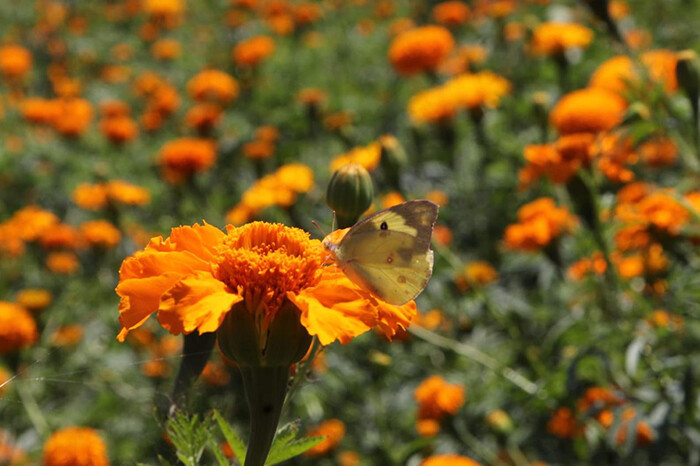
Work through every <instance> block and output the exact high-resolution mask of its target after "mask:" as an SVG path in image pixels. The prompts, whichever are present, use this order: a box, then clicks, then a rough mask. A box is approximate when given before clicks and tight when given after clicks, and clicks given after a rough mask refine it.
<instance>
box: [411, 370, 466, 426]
mask: <svg viewBox="0 0 700 466" xmlns="http://www.w3.org/2000/svg"><path fill="white" fill-rule="evenodd" d="M465 393H466V390H465V388H464V387H463V386H461V385H457V384H450V383H447V381H446V380H445V379H443V378H442V377H440V376H439V375H432V376H430V377H428V378H427V379H425V380H424V381H423V382H421V384H420V385H418V387H416V389H415V391H414V392H413V397H414V398H415V399H416V402H417V403H418V418H419V419H435V420H440V419H442V418H444V417H446V416H452V415H454V414H457V412H458V411H459V409H460V408H461V407H462V406H464V400H465V396H466V395H465Z"/></svg>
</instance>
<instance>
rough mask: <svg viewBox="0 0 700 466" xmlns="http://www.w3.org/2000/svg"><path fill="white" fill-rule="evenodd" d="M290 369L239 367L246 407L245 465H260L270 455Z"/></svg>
mask: <svg viewBox="0 0 700 466" xmlns="http://www.w3.org/2000/svg"><path fill="white" fill-rule="evenodd" d="M289 367H290V366H273V367H266V366H258V367H250V366H239V369H240V370H241V375H242V376H243V385H244V387H245V392H246V398H247V399H248V406H249V408H250V439H249V440H248V452H247V453H246V457H245V466H263V465H264V464H265V460H266V459H267V455H268V453H269V452H270V447H271V446H272V441H273V439H274V438H275V432H277V425H278V423H279V420H280V415H281V414H282V406H283V405H284V397H285V395H286V393H287V381H288V379H289Z"/></svg>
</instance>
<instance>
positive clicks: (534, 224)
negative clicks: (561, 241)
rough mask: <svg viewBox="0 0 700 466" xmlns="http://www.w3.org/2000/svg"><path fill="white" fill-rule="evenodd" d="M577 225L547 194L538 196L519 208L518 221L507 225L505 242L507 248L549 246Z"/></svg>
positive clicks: (572, 217)
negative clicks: (541, 196)
mask: <svg viewBox="0 0 700 466" xmlns="http://www.w3.org/2000/svg"><path fill="white" fill-rule="evenodd" d="M575 225H576V217H574V216H573V215H571V213H569V211H568V210H567V209H566V208H564V207H557V206H556V204H555V203H554V200H553V199H551V198H548V197H543V198H539V199H537V200H535V201H533V202H530V203H529V204H525V205H524V206H522V207H521V208H520V209H518V223H515V224H512V225H509V226H508V227H507V228H506V231H505V236H504V241H505V244H506V247H508V248H509V249H515V250H522V251H536V250H539V249H542V248H544V247H546V246H547V245H549V243H551V242H552V241H553V240H554V239H555V238H557V237H559V236H560V235H561V234H563V233H566V232H569V231H571V230H572V229H573V227H574V226H575Z"/></svg>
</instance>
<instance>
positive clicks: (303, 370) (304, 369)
mask: <svg viewBox="0 0 700 466" xmlns="http://www.w3.org/2000/svg"><path fill="white" fill-rule="evenodd" d="M320 350H321V342H319V341H318V338H315V337H314V342H313V344H312V345H311V350H310V351H309V356H308V357H307V358H306V360H304V361H302V362H301V363H300V364H299V365H298V366H297V373H296V375H295V376H294V380H293V381H292V386H291V387H289V391H288V392H287V398H286V399H285V400H284V406H282V412H283V413H285V412H286V411H287V409H288V407H289V403H290V400H291V399H292V398H293V397H294V394H295V393H296V391H297V390H298V389H299V386H300V385H301V383H302V382H303V381H304V376H305V375H306V374H307V373H308V371H309V369H310V368H311V364H313V362H314V359H316V356H317V355H318V353H319V351H320Z"/></svg>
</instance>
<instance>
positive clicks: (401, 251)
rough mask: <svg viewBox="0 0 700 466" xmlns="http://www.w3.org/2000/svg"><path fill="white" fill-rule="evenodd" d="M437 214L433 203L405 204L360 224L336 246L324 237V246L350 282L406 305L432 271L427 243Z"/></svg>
mask: <svg viewBox="0 0 700 466" xmlns="http://www.w3.org/2000/svg"><path fill="white" fill-rule="evenodd" d="M437 214H438V205H437V204H435V203H434V202H430V201H426V200H417V201H408V202H404V203H403V204H399V205H396V206H394V207H390V208H388V209H385V210H382V211H380V212H377V213H375V214H373V215H371V216H369V217H367V218H365V219H363V220H361V221H359V222H358V223H356V224H355V225H354V226H352V227H351V228H350V230H349V231H348V232H347V233H346V234H345V236H344V237H343V239H342V240H340V242H338V243H333V242H332V241H331V239H330V238H331V237H332V236H333V234H331V235H329V236H328V237H326V239H324V245H325V247H326V248H327V249H328V250H329V251H330V252H331V254H332V255H333V258H334V259H335V261H336V262H337V264H338V265H339V267H340V268H341V270H342V271H343V272H344V273H345V275H346V276H347V277H348V278H349V279H350V280H351V281H352V282H353V283H355V284H356V285H358V286H360V287H361V288H364V289H365V290H367V291H369V292H370V293H372V294H374V295H376V296H377V297H379V298H380V299H381V300H383V301H385V302H387V303H389V304H395V305H401V304H405V303H407V302H409V301H411V300H412V299H414V298H415V297H416V296H418V295H419V294H420V293H421V291H423V289H424V288H425V286H426V285H427V284H428V279H430V276H431V275H432V273H433V251H432V250H431V249H430V239H431V237H432V234H433V226H434V225H435V220H436V219H437Z"/></svg>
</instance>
